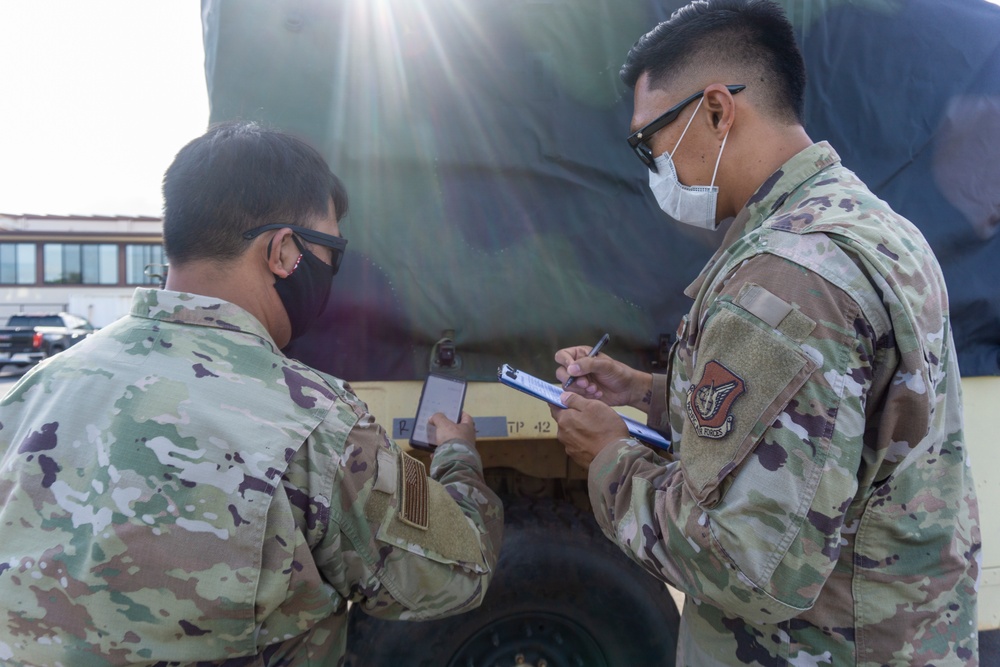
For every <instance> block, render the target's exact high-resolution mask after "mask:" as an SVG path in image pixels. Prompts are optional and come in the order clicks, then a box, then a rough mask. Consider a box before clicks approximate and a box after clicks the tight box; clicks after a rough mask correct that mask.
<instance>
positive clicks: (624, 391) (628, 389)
mask: <svg viewBox="0 0 1000 667" xmlns="http://www.w3.org/2000/svg"><path fill="white" fill-rule="evenodd" d="M589 352H590V347H588V346H586V345H578V346H576V347H567V348H564V349H562V350H559V351H558V352H556V363H558V364H559V368H557V369H556V377H557V378H559V382H560V383H561V384H565V383H566V380H568V379H569V378H570V377H571V376H572V377H575V378H577V379H576V381H575V382H574V383H573V384H572V385H571V386H570V388H569V389H567V390H566V391H571V392H573V393H576V394H580V395H581V396H586V397H587V398H597V399H600V400H601V401H603V402H604V403H606V404H608V405H612V406H614V405H630V406H632V407H634V408H638V409H639V410H642V411H643V412H646V411H648V408H649V393H650V391H651V389H652V386H653V378H652V376H651V375H650V374H649V373H642V372H640V371H637V370H633V369H632V368H629V367H628V366H626V365H625V364H623V363H621V362H620V361H615V360H614V359H612V358H611V357H609V356H608V355H606V354H604V353H600V354H598V355H597V356H596V357H588V356H587V354H588V353H589ZM563 402H564V403H565V401H563Z"/></svg>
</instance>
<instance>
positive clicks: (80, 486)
mask: <svg viewBox="0 0 1000 667" xmlns="http://www.w3.org/2000/svg"><path fill="white" fill-rule="evenodd" d="M0 438H2V447H3V449H4V450H6V453H5V455H4V458H3V464H2V469H0V607H2V609H3V619H2V621H0V662H2V664H4V665H28V664H30V665H135V664H154V663H155V664H188V663H194V662H196V661H198V664H220V665H305V664H309V665H320V664H322V665H335V664H337V663H338V662H339V661H340V660H341V658H342V656H343V653H344V645H345V638H346V623H347V613H346V611H347V603H348V601H353V603H354V604H355V605H356V606H361V607H363V608H364V609H365V610H366V611H367V612H368V613H371V614H374V615H377V616H381V617H384V618H395V619H424V618H431V617H439V616H445V615H448V614H452V613H458V612H461V611H465V610H468V609H471V608H473V607H475V606H477V605H478V604H479V602H480V601H481V599H482V596H483V594H484V592H485V590H486V586H487V582H488V579H489V576H490V573H491V571H492V568H493V567H494V565H495V562H496V557H497V551H498V549H499V546H500V539H501V533H502V523H503V515H502V506H501V504H500V502H499V500H498V498H497V497H496V495H495V494H493V493H492V492H491V491H490V490H489V488H488V487H486V486H485V484H484V483H483V478H482V463H481V461H480V458H479V455H478V454H477V453H476V451H475V449H474V448H472V447H470V446H469V445H468V444H463V443H461V442H460V441H452V442H450V443H448V444H445V445H443V446H441V447H439V448H438V449H437V451H436V452H435V454H434V457H433V459H432V461H431V479H429V478H427V476H426V474H425V470H424V466H423V464H422V463H420V462H419V461H417V460H416V459H414V458H412V457H410V456H408V455H407V454H405V453H403V452H401V451H400V450H399V448H397V447H396V445H395V444H394V443H393V442H392V441H391V440H389V439H388V438H387V437H386V434H385V432H384V431H383V430H382V429H381V428H380V427H379V426H378V425H377V424H376V423H375V421H374V419H373V418H372V416H371V415H370V414H368V411H367V408H366V406H365V405H364V403H362V402H361V401H360V400H359V399H358V398H357V397H356V396H355V395H354V394H352V393H351V390H350V388H349V387H348V386H347V385H346V384H345V383H343V382H342V381H340V380H337V379H336V378H333V377H329V376H326V375H322V374H320V373H318V372H316V371H314V370H313V369H311V368H309V367H307V366H304V365H303V364H301V363H299V362H296V361H295V360H293V359H289V358H287V357H285V356H284V355H282V354H281V353H280V351H278V349H277V348H276V347H275V344H274V342H273V341H272V340H271V338H270V337H269V335H268V334H267V332H266V330H265V329H264V328H263V326H262V325H261V324H260V323H259V322H258V321H257V320H256V319H255V318H253V317H252V316H251V315H250V314H249V313H247V312H246V311H244V310H242V309H240V308H238V307H236V306H234V305H233V304H230V303H226V302H223V301H219V300H217V299H210V298H207V297H202V296H195V295H191V294H181V293H177V292H169V291H158V290H150V289H139V290H137V291H136V295H135V298H134V302H133V306H132V311H131V314H130V315H129V316H127V317H125V318H122V319H121V320H119V321H117V322H115V323H114V324H112V325H110V326H108V327H106V328H105V329H103V330H101V331H100V332H99V333H97V334H96V335H94V336H91V337H89V338H88V339H87V340H85V341H84V342H82V343H80V344H78V345H76V346H74V347H73V348H70V349H69V350H68V351H66V352H65V353H62V354H59V355H56V356H54V357H52V358H50V359H49V360H47V361H45V362H43V363H42V364H40V365H39V366H38V367H37V368H35V369H33V370H32V371H31V372H29V373H28V374H26V375H25V377H24V378H22V380H21V381H20V382H19V383H18V384H17V385H16V386H15V387H14V388H13V389H12V390H11V391H10V393H9V394H8V395H7V396H6V397H5V399H4V400H3V401H2V402H0ZM435 480H437V481H435Z"/></svg>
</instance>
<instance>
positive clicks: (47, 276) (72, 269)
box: [42, 243, 118, 285]
mask: <svg viewBox="0 0 1000 667" xmlns="http://www.w3.org/2000/svg"><path fill="white" fill-rule="evenodd" d="M42 254H43V262H44V266H45V270H44V280H45V282H46V283H47V284H61V285H117V284H118V246H117V245H116V244H114V243H46V244H45V245H44V247H43V250H42Z"/></svg>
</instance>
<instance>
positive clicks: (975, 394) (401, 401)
mask: <svg viewBox="0 0 1000 667" xmlns="http://www.w3.org/2000/svg"><path fill="white" fill-rule="evenodd" d="M352 386H353V388H354V390H355V392H356V393H357V394H358V395H359V396H360V397H361V398H362V399H363V400H364V401H365V402H367V403H368V408H369V410H370V411H371V412H372V414H373V415H375V417H376V419H378V421H379V423H381V424H383V425H384V426H385V427H386V428H391V425H392V423H393V422H392V420H393V419H394V418H403V419H412V418H413V416H414V415H415V414H416V411H417V402H418V401H419V400H420V390H421V387H422V386H423V383H422V382H360V383H356V384H353V385H352ZM962 390H963V394H964V400H965V435H966V444H967V446H968V448H969V458H970V461H971V465H972V472H973V476H974V477H975V482H976V490H977V492H978V495H979V510H980V519H981V527H982V535H983V561H982V562H983V576H982V580H981V584H980V594H979V627H980V629H982V630H986V629H995V628H998V627H1000V518H998V517H1000V466H994V465H993V463H992V462H993V459H994V458H996V457H998V456H1000V377H974V378H963V380H962ZM465 410H466V412H468V413H469V414H471V415H472V416H473V417H504V418H505V420H506V421H507V437H505V438H497V437H494V438H482V439H481V440H480V446H479V451H480V453H481V454H482V456H483V464H484V465H485V466H486V467H487V468H513V469H515V470H517V471H519V472H521V473H523V474H525V475H530V476H532V477H539V478H542V479H586V472H585V471H584V470H583V469H582V468H580V467H579V466H577V465H576V464H575V463H573V462H572V461H570V460H569V459H568V458H567V457H566V455H565V453H564V452H563V448H562V446H561V445H560V444H559V442H558V441H557V440H556V438H555V435H556V424H555V421H554V420H553V419H552V415H551V414H550V413H549V408H548V405H546V404H545V403H543V402H542V401H539V400H537V399H534V398H532V397H530V396H527V395H525V394H522V393H521V392H518V391H515V390H513V389H511V388H509V387H506V386H504V385H501V384H500V383H497V382H470V383H469V389H468V394H467V397H466V402H465ZM623 412H625V413H626V414H628V415H629V416H632V417H635V418H637V419H640V421H643V419H642V417H643V416H642V415H641V414H640V413H639V412H638V411H635V410H629V409H626V410H623ZM397 443H398V444H399V445H400V447H403V448H408V447H409V444H408V443H407V441H406V440H397ZM418 455H421V457H422V458H425V457H423V456H422V453H418Z"/></svg>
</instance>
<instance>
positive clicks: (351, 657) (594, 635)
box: [345, 499, 679, 667]
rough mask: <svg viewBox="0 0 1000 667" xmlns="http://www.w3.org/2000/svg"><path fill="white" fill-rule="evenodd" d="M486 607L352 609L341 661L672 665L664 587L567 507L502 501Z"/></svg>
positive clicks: (448, 665) (673, 617)
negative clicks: (410, 612)
mask: <svg viewBox="0 0 1000 667" xmlns="http://www.w3.org/2000/svg"><path fill="white" fill-rule="evenodd" d="M505 524H506V527H505V532H504V540H503V547H502V549H501V551H500V561H499V563H498V564H497V572H496V574H495V576H494V578H493V580H492V582H491V583H490V588H489V590H488V591H487V593H486V598H485V600H484V601H483V604H482V606H481V607H480V608H479V609H476V610H474V611H470V612H467V613H465V614H460V615H457V616H452V617H449V618H444V619H441V620H433V621H419V622H407V621H383V620H380V619H376V618H373V617H371V616H368V615H367V614H365V613H363V612H362V611H361V610H360V609H359V608H358V607H354V608H353V609H352V610H351V614H350V621H349V626H348V628H349V629H348V640H347V659H346V663H345V665H346V667H397V666H400V665H406V666H408V667H409V666H413V667H432V666H433V667H470V666H474V667H513V666H514V665H524V666H525V667H540V666H542V665H548V667H618V666H631V665H642V666H643V667H670V666H672V665H674V655H675V653H676V647H677V627H678V622H679V614H678V612H677V607H676V605H675V603H674V601H673V598H672V597H671V595H670V593H669V591H668V590H667V588H666V587H665V586H664V585H663V584H661V583H660V582H658V581H657V580H656V579H654V578H653V577H652V576H651V575H649V574H648V573H646V572H645V571H644V570H642V569H641V568H640V567H639V566H638V565H636V564H635V563H633V562H632V561H631V560H629V559H628V558H627V557H626V556H625V555H624V554H623V553H622V552H621V551H620V550H619V549H618V547H617V546H616V545H614V544H613V543H612V542H610V541H609V540H608V539H607V538H606V537H605V536H604V535H603V534H602V533H601V531H600V529H599V528H598V526H597V522H596V521H595V520H594V518H593V516H592V515H591V514H590V513H589V512H586V511H583V510H580V509H579V508H576V507H574V506H572V505H570V504H569V503H564V502H556V501H552V500H547V499H546V500H543V501H539V500H534V501H529V500H527V499H514V500H513V501H512V502H509V503H507V504H506V507H505Z"/></svg>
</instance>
